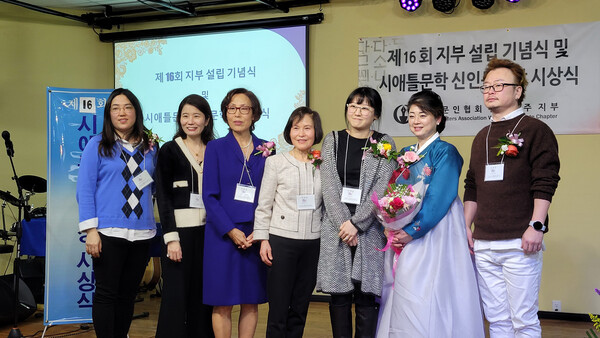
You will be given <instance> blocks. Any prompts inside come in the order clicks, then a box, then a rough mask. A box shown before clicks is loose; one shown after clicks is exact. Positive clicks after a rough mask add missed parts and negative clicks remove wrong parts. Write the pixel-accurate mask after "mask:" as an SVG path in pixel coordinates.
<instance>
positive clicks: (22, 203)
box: [0, 130, 46, 338]
mask: <svg viewBox="0 0 600 338" xmlns="http://www.w3.org/2000/svg"><path fill="white" fill-rule="evenodd" d="M2 138H3V139H4V144H5V146H6V154H7V155H8V159H9V160H10V166H11V169H12V172H13V176H12V179H13V180H14V181H15V183H16V185H17V195H18V197H15V196H13V195H12V194H11V193H10V192H8V191H0V199H2V230H0V235H1V236H0V237H1V238H2V239H4V249H1V250H5V251H6V253H11V254H12V252H13V246H12V245H8V244H6V241H7V240H8V239H10V237H12V236H14V237H15V239H14V242H15V243H16V253H15V257H14V261H13V288H12V291H13V294H14V295H15V296H14V297H13V312H12V313H13V315H14V322H13V328H12V329H11V330H10V333H9V335H8V336H9V337H11V338H16V337H23V335H22V334H21V330H19V325H18V322H19V319H20V318H19V308H20V302H19V295H20V294H21V293H19V288H20V284H21V283H20V280H21V279H20V271H21V270H20V261H21V260H20V255H21V249H20V243H21V233H22V222H21V220H22V217H24V218H25V220H26V221H30V220H31V213H32V212H33V211H35V210H30V209H31V206H30V205H29V199H30V197H31V196H33V195H34V194H36V193H44V192H46V180H45V179H43V178H41V177H38V176H32V175H25V176H20V177H19V176H18V175H17V171H16V170H15V164H14V161H13V157H14V156H15V149H14V147H13V142H12V140H11V139H10V133H9V132H8V131H7V130H5V131H3V132H2ZM7 204H12V205H14V206H16V207H17V209H18V212H17V215H18V216H17V221H16V222H15V223H14V224H13V226H12V228H11V231H10V232H8V231H6V221H5V218H4V208H5V207H6V205H7ZM40 213H41V212H40ZM44 215H45V212H44ZM3 252H4V251H3Z"/></svg>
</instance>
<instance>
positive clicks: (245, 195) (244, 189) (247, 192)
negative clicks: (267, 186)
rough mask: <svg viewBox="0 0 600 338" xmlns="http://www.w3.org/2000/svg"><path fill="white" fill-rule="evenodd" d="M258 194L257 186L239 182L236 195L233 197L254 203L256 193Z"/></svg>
mask: <svg viewBox="0 0 600 338" xmlns="http://www.w3.org/2000/svg"><path fill="white" fill-rule="evenodd" d="M255 194H256V187H253V186H251V185H245V184H240V183H238V184H237V187H236V188H235V195H234V196H233V199H234V200H236V201H242V202H248V203H254V195H255Z"/></svg>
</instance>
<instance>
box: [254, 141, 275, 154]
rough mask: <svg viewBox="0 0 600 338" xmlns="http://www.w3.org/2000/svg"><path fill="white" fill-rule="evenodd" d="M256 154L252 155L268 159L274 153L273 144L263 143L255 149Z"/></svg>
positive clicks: (271, 142)
mask: <svg viewBox="0 0 600 338" xmlns="http://www.w3.org/2000/svg"><path fill="white" fill-rule="evenodd" d="M256 150H257V152H255V153H254V155H262V157H269V156H271V153H273V152H274V151H275V142H273V141H269V142H263V143H262V144H261V145H259V146H258V147H256Z"/></svg>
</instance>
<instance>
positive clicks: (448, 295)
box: [377, 197, 485, 338]
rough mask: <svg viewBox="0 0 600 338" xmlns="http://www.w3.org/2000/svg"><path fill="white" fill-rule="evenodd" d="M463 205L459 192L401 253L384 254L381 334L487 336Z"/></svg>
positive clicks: (394, 337) (410, 337)
mask: <svg viewBox="0 0 600 338" xmlns="http://www.w3.org/2000/svg"><path fill="white" fill-rule="evenodd" d="M463 212H464V211H463V205H462V203H461V201H460V198H458V197H457V198H456V199H455V200H454V202H453V203H452V205H451V206H450V209H449V210H448V213H447V214H446V216H444V218H443V219H442V220H441V221H440V222H439V223H438V224H437V225H436V226H435V227H434V228H433V229H432V230H431V231H429V232H428V233H427V234H426V235H425V236H423V237H421V238H418V239H415V240H413V241H411V242H410V243H408V244H407V245H406V246H405V247H404V249H403V251H402V252H401V253H400V255H399V256H398V260H397V264H396V272H395V276H394V273H393V270H394V269H393V266H394V251H393V250H388V251H387V252H386V255H385V263H384V264H385V265H384V266H385V268H384V283H383V292H382V296H381V308H380V312H379V319H378V327H377V337H378V338H388V337H391V338H400V337H405V338H420V337H423V338H428V337H445V338H452V337H455V338H478V337H485V333H484V325H483V315H482V310H481V303H480V299H479V290H478V286H477V278H476V275H475V267H474V263H473V258H472V256H471V254H470V252H469V248H468V243H467V236H466V229H465V219H464V213H463Z"/></svg>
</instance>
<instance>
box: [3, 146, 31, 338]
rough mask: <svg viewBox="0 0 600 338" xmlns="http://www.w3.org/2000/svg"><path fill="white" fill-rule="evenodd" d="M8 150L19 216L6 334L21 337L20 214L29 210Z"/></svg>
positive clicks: (27, 214) (10, 336)
mask: <svg viewBox="0 0 600 338" xmlns="http://www.w3.org/2000/svg"><path fill="white" fill-rule="evenodd" d="M7 152H8V158H9V159H10V165H11V167H12V171H13V174H14V176H13V178H12V179H13V180H15V183H16V184H17V190H18V191H19V213H18V215H19V217H18V219H17V222H16V223H15V233H16V240H15V244H16V246H17V252H16V254H15V261H14V264H13V277H14V279H13V289H14V293H15V301H14V304H13V309H14V311H15V317H14V319H15V320H14V324H13V328H12V329H11V330H10V333H9V334H8V338H21V337H23V335H22V334H21V330H19V325H18V324H19V313H18V309H19V280H20V278H19V274H20V273H19V272H20V260H21V259H20V257H21V230H22V229H21V216H22V215H25V218H29V212H28V210H27V207H26V206H25V198H24V197H23V189H22V188H21V183H19V176H17V172H16V171H15V164H14V162H13V156H15V155H14V150H13V152H12V154H11V152H10V151H9V150H8V149H7Z"/></svg>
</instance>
